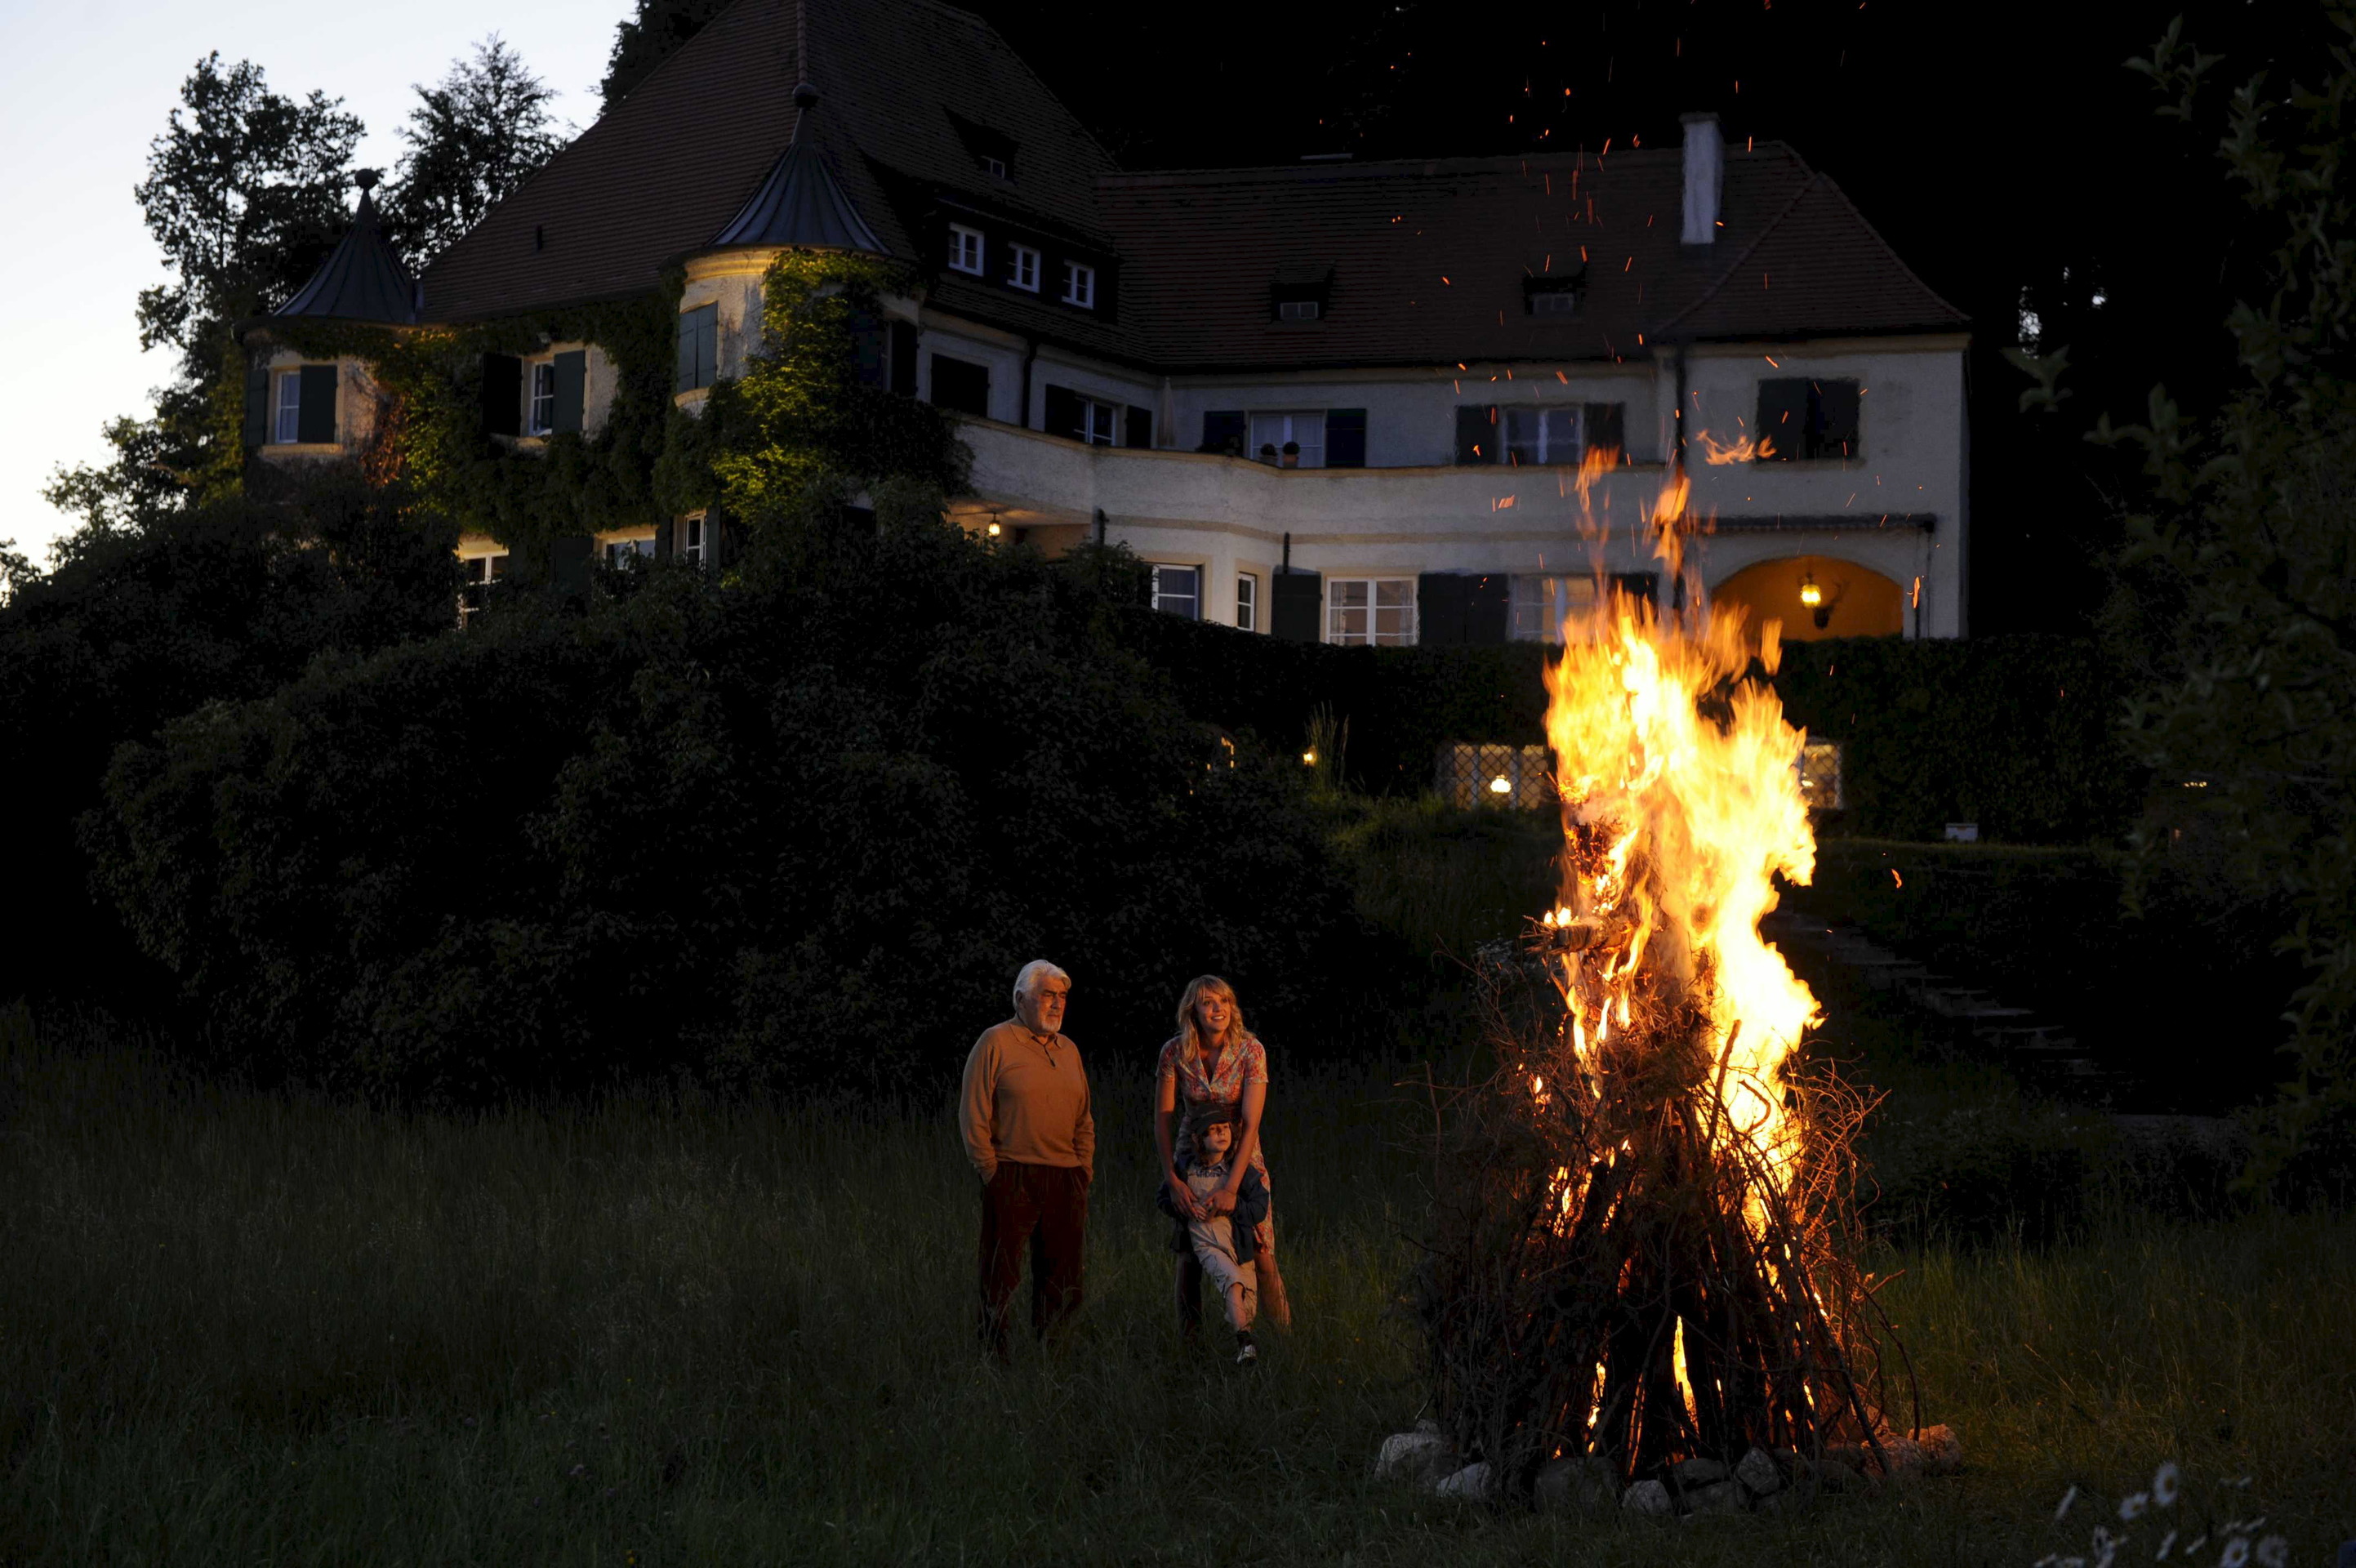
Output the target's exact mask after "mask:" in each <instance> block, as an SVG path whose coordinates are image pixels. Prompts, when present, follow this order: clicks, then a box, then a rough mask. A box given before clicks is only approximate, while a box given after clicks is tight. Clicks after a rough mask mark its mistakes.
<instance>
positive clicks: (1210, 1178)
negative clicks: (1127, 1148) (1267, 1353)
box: [1153, 1105, 1268, 1366]
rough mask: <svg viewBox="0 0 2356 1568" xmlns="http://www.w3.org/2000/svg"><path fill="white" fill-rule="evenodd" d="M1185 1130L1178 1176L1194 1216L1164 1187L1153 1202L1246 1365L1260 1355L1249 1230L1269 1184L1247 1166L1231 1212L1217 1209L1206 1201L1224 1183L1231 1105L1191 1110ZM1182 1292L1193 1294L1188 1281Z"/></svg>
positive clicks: (1231, 1143) (1232, 1138)
mask: <svg viewBox="0 0 2356 1568" xmlns="http://www.w3.org/2000/svg"><path fill="white" fill-rule="evenodd" d="M1186 1133H1187V1137H1186V1144H1187V1153H1185V1154H1183V1155H1180V1156H1179V1158H1178V1174H1179V1176H1182V1177H1183V1178H1184V1179H1185V1183H1186V1190H1187V1192H1188V1193H1190V1194H1191V1195H1193V1197H1194V1215H1193V1216H1192V1217H1189V1216H1186V1215H1183V1214H1180V1213H1179V1212H1178V1209H1177V1206H1176V1205H1175V1204H1174V1203H1173V1202H1172V1201H1171V1197H1170V1189H1169V1188H1168V1187H1159V1186H1158V1187H1155V1188H1154V1194H1153V1197H1154V1202H1155V1204H1156V1206H1158V1207H1159V1208H1161V1210H1162V1213H1164V1214H1167V1215H1169V1216H1170V1217H1171V1218H1172V1219H1173V1220H1174V1221H1175V1222H1176V1224H1175V1228H1174V1230H1173V1232H1172V1234H1171V1239H1170V1248H1171V1251H1174V1252H1178V1253H1181V1254H1183V1253H1186V1252H1189V1251H1191V1252H1193V1253H1194V1261H1195V1262H1197V1263H1198V1264H1200V1265H1201V1267H1202V1270H1203V1273H1205V1274H1206V1275H1208V1276H1209V1277H1210V1280H1211V1282H1212V1283H1214V1284H1215V1285H1216V1286H1217V1287H1218V1291H1219V1299H1220V1301H1221V1302H1222V1303H1224V1304H1225V1305H1226V1309H1227V1325H1228V1326H1229V1327H1231V1328H1233V1329H1234V1330H1235V1331H1236V1347H1237V1348H1236V1362H1237V1365H1239V1366H1241V1365H1247V1364H1248V1363H1250V1362H1253V1361H1257V1360H1258V1359H1259V1347H1258V1346H1257V1345H1255V1344H1253V1343H1252V1336H1251V1326H1252V1316H1253V1313H1254V1312H1255V1310H1256V1309H1257V1308H1258V1303H1259V1282H1258V1280H1257V1279H1256V1278H1255V1277H1254V1275H1253V1270H1252V1258H1253V1253H1254V1251H1255V1250H1256V1247H1255V1243H1254V1241H1253V1239H1252V1232H1253V1230H1254V1229H1255V1228H1256V1227H1257V1226H1258V1224H1259V1222H1260V1221H1261V1220H1262V1219H1266V1218H1267V1217H1268V1187H1267V1186H1266V1185H1265V1184H1264V1183H1262V1182H1261V1180H1260V1179H1259V1173H1258V1172H1257V1171H1251V1170H1247V1171H1246V1172H1245V1173H1244V1179H1243V1183H1242V1185H1241V1186H1239V1187H1237V1188H1236V1207H1235V1211H1234V1213H1232V1214H1220V1213H1217V1212H1216V1211H1215V1210H1214V1209H1213V1208H1211V1202H1210V1200H1211V1197H1212V1195H1213V1194H1215V1193H1216V1192H1217V1191H1218V1190H1219V1189H1220V1188H1221V1187H1225V1186H1226V1183H1227V1155H1228V1154H1229V1152H1230V1151H1232V1150H1233V1149H1234V1147H1235V1143H1236V1112H1235V1108H1234V1107H1233V1106H1224V1105H1223V1106H1215V1107H1211V1108H1209V1109H1206V1110H1204V1111H1201V1112H1195V1113H1194V1114H1193V1115H1191V1116H1189V1117H1188V1118H1187V1124H1186ZM1184 1294H1185V1295H1186V1296H1188V1297H1192V1296H1193V1294H1194V1291H1193V1286H1192V1284H1191V1283H1190V1284H1189V1285H1188V1286H1187V1288H1186V1291H1185V1293H1184ZM1180 1326H1182V1327H1183V1328H1185V1329H1187V1330H1188V1331H1189V1332H1191V1331H1192V1330H1193V1327H1194V1325H1193V1324H1192V1323H1189V1322H1185V1321H1184V1320H1183V1317H1182V1320H1181V1325H1180Z"/></svg>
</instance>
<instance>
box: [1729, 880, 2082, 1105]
mask: <svg viewBox="0 0 2356 1568" xmlns="http://www.w3.org/2000/svg"><path fill="white" fill-rule="evenodd" d="M1760 931H1761V934H1762V935H1763V936H1765V937H1766V938H1767V939H1768V940H1771V941H1772V942H1774V943H1776V944H1777V945H1778V946H1779V947H1793V948H1800V949H1804V950H1808V951H1810V952H1813V953H1815V954H1816V955H1817V956H1819V957H1821V958H1824V959H1826V960H1828V961H1832V962H1834V963H1837V964H1839V965H1841V966H1842V967H1843V968H1845V969H1847V970H1850V971H1852V972H1855V973H1857V974H1858V976H1859V977H1860V978H1861V979H1862V980H1864V982H1865V983H1866V984H1867V985H1868V986H1869V987H1870V988H1871V989H1873V990H1876V991H1890V992H1895V993H1897V994H1898V995H1899V996H1901V997H1902V998H1903V999H1904V1000H1905V1001H1906V1002H1907V1003H1908V1004H1910V1005H1912V1006H1913V1007H1915V1008H1917V1009H1919V1010H1920V1011H1922V1012H1924V1013H1927V1014H1929V1015H1932V1016H1933V1017H1935V1018H1937V1019H1939V1020H1941V1021H1942V1022H1944V1023H1945V1024H1946V1025H1948V1026H1949V1028H1950V1030H1951V1034H1950V1036H1949V1037H1950V1039H1951V1040H1952V1043H1953V1044H1952V1048H1953V1049H1954V1050H1956V1051H1958V1052H1961V1053H1965V1054H1972V1055H1981V1054H1985V1055H1991V1056H1994V1057H1995V1058H1997V1059H1998V1060H2000V1061H2002V1062H2003V1063H2004V1065H2005V1066H2007V1067H2008V1068H2009V1069H2012V1071H2013V1072H2014V1073H2015V1074H2016V1075H2017V1076H2019V1078H2021V1079H2024V1080H2026V1081H2028V1082H2029V1083H2032V1084H2034V1085H2036V1086H2037V1087H2038V1088H2040V1089H2041V1090H2044V1091H2046V1092H2047V1093H2050V1094H2053V1095H2055V1096H2057V1097H2060V1098H2063V1099H2067V1100H2072V1101H2079V1102H2082V1103H2087V1104H2094V1105H2108V1104H2110V1103H2112V1101H2114V1100H2115V1098H2116V1096H2117V1094H2118V1091H2119V1090H2120V1089H2121V1088H2122V1087H2123V1080H2122V1079H2121V1078H2120V1076H2119V1075H2118V1074H2116V1073H2114V1072H2112V1071H2110V1070H2109V1069H2105V1068H2104V1066H2103V1065H2102V1063H2101V1062H2099V1061H2098V1060H2096V1059H2095V1058H2094V1057H2093V1056H2092V1055H2090V1054H2089V1053H2088V1052H2087V1051H2086V1049H2085V1048H2084V1047H2082V1046H2081V1045H2080V1044H2079V1043H2078V1041H2077V1040H2076V1038H2075V1037H2074V1036H2072V1035H2071V1034H2070V1032H2069V1031H2068V1030H2067V1029H2065V1028H2064V1027H2062V1026H2061V1025H2060V1024H2057V1023H2055V1022H2053V1021H2051V1019H2046V1018H2041V1017H2040V1016H2039V1015H2038V1013H2037V1011H2036V1009H2034V1008H2030V1007H2018V1006H2014V1005H2012V1004H2008V1003H2007V1002H2005V1001H2004V1000H2003V999H2002V998H2001V997H1999V996H1998V995H1997V993H1994V992H1991V991H1987V990H1985V989H1983V988H1981V987H1978V986H1976V985H1973V984H1971V983H1969V982H1968V981H1966V980H1964V979H1961V978H1959V977H1957V976H1954V975H1951V974H1942V973H1940V972H1937V971H1935V970H1933V969H1932V968H1931V967H1930V966H1929V965H1927V964H1923V963H1919V962H1916V961H1913V960H1912V959H1907V958H1902V957H1901V956H1900V955H1898V954H1897V953H1894V952H1891V951H1890V950H1889V949H1887V948H1884V947H1882V946H1881V945H1880V944H1879V943H1878V942H1876V941H1874V940H1872V939H1871V938H1869V937H1868V936H1866V935H1865V934H1864V933H1863V932H1861V931H1858V930H1857V929H1853V928H1850V927H1846V926H1827V925H1826V924H1825V923H1824V922H1822V921H1820V920H1812V919H1809V918H1805V917H1804V916H1801V915H1798V914H1794V913H1792V912H1790V911H1777V912H1776V913H1774V914H1771V915H1769V916H1768V917H1767V918H1765V919H1763V920H1762V921H1761V922H1760Z"/></svg>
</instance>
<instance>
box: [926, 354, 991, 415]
mask: <svg viewBox="0 0 2356 1568" xmlns="http://www.w3.org/2000/svg"><path fill="white" fill-rule="evenodd" d="M933 406H934V407H935V408H945V409H948V411H949V412H950V413H969V414H971V415H973V417H974V418H976V419H988V418H989V417H990V367H989V366H988V365H977V364H975V363H974V362H973V361H972V360H955V359H951V358H950V357H949V356H948V355H947V354H936V355H934V356H933Z"/></svg>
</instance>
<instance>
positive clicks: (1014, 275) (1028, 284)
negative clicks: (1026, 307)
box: [1006, 245, 1039, 294]
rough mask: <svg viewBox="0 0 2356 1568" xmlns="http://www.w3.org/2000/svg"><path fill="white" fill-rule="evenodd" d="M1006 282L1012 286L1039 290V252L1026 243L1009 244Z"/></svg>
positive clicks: (1035, 292) (1030, 290)
mask: <svg viewBox="0 0 2356 1568" xmlns="http://www.w3.org/2000/svg"><path fill="white" fill-rule="evenodd" d="M1006 249H1007V252H1008V260H1007V263H1006V282H1007V285H1008V286H1010V287H1012V288H1019V289H1025V290H1028V291H1029V292H1030V293H1032V294H1037V293H1038V292H1039V252H1036V251H1034V250H1033V249H1032V248H1031V247H1030V246H1028V245H1009V246H1008V247H1007V248H1006Z"/></svg>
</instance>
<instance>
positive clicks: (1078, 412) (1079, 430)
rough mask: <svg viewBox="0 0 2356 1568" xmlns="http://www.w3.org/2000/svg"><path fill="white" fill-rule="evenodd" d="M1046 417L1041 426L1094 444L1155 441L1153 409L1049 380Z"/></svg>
mask: <svg viewBox="0 0 2356 1568" xmlns="http://www.w3.org/2000/svg"><path fill="white" fill-rule="evenodd" d="M1041 402H1042V403H1043V404H1044V407H1043V409H1042V411H1041V412H1042V413H1043V414H1044V420H1043V422H1042V424H1041V426H1040V427H1041V428H1042V429H1044V430H1045V431H1046V432H1047V433H1048V434H1049V435H1062V436H1067V437H1069V438H1070V439H1072V440H1074V441H1084V442H1086V443H1087V445H1089V446H1121V445H1123V444H1124V443H1123V440H1122V436H1123V435H1124V434H1126V435H1127V437H1128V439H1127V442H1126V445H1128V446H1152V445H1153V412H1152V410H1151V409H1144V408H1135V407H1131V406H1130V405H1128V404H1124V403H1109V402H1107V401H1106V400H1105V399H1104V398H1102V397H1098V396H1096V395H1094V394H1092V393H1083V392H1074V391H1073V390H1072V389H1071V388H1069V387H1059V386H1057V385H1055V383H1054V382H1052V381H1051V382H1049V383H1048V384H1047V386H1046V388H1045V389H1044V395H1043V396H1042V398H1041Z"/></svg>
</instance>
